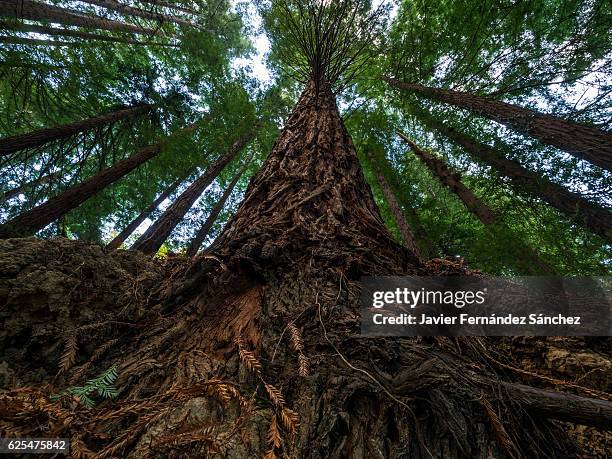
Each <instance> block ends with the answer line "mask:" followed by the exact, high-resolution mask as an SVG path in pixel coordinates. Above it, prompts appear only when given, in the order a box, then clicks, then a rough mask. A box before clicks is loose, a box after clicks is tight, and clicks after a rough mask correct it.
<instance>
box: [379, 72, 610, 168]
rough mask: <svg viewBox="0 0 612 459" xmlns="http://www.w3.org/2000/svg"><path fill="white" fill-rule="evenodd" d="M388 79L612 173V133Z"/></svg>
mask: <svg viewBox="0 0 612 459" xmlns="http://www.w3.org/2000/svg"><path fill="white" fill-rule="evenodd" d="M385 80H386V81H387V82H388V83H389V84H390V85H392V86H394V87H396V88H399V89H402V90H406V91H410V92H413V93H415V94H419V95H422V96H425V97H428V98H431V99H434V100H437V101H440V102H444V103H448V104H452V105H455V106H457V107H461V108H465V109H468V110H471V111H473V112H474V113H477V114H479V115H481V116H484V117H487V118H490V119H492V120H494V121H497V122H498V123H501V124H503V125H505V126H508V127H509V128H511V129H514V130H516V131H518V132H521V133H523V134H526V135H529V136H532V137H535V138H537V139H539V140H541V141H542V142H545V143H548V144H550V145H553V146H555V147H557V148H559V149H561V150H564V151H566V152H568V153H570V154H572V155H574V156H576V157H577V158H580V159H584V160H586V161H589V162H591V163H593V164H595V165H597V166H599V167H602V168H604V169H606V170H608V171H612V133H609V132H605V131H601V130H599V129H596V128H593V127H590V126H586V125H584V124H579V123H574V122H572V121H568V120H564V119H562V118H558V117H556V116H552V115H547V114H544V113H539V112H536V111H535V110H530V109H527V108H522V107H519V106H516V105H513V104H509V103H506V102H500V101H498V100H494V99H489V98H487V97H482V96H477V95H474V94H470V93H467V92H459V91H452V90H448V89H438V88H430V87H427V86H423V85H420V84H415V83H404V82H402V81H399V80H396V79H394V78H385Z"/></svg>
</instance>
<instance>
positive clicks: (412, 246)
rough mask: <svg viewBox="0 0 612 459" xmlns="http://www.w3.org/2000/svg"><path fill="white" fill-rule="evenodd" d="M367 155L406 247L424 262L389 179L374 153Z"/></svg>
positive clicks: (367, 151)
mask: <svg viewBox="0 0 612 459" xmlns="http://www.w3.org/2000/svg"><path fill="white" fill-rule="evenodd" d="M365 154H366V156H367V157H368V159H369V161H370V164H372V168H373V169H374V174H375V175H376V179H377V180H378V183H379V185H380V188H381V190H382V192H383V195H384V196H385V199H386V200H387V204H389V209H390V210H391V213H392V214H393V219H394V220H395V223H396V224H397V227H398V228H399V231H400V234H401V235H402V239H403V241H404V244H405V245H406V247H408V250H410V251H411V252H412V253H414V254H415V255H416V257H417V258H419V259H421V260H422V259H423V255H422V254H421V250H420V248H419V244H418V243H417V241H416V237H415V235H414V231H413V230H412V228H411V227H410V224H409V223H408V221H407V220H406V217H404V212H403V211H402V208H401V206H400V204H399V202H398V201H397V198H396V197H395V193H393V190H392V189H391V187H390V186H389V183H388V182H387V179H386V178H385V176H384V174H383V172H382V170H381V168H380V166H379V165H378V163H377V162H376V160H375V159H374V156H373V155H372V152H370V151H369V150H366V152H365Z"/></svg>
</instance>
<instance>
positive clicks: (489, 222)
mask: <svg viewBox="0 0 612 459" xmlns="http://www.w3.org/2000/svg"><path fill="white" fill-rule="evenodd" d="M398 135H399V136H400V138H401V139H402V140H404V142H406V143H407V144H408V145H409V146H410V148H411V149H412V151H413V152H414V153H415V155H417V157H419V159H421V161H423V163H424V164H425V165H426V166H427V168H428V169H429V170H430V172H431V173H432V174H433V175H434V176H435V177H436V178H437V179H438V180H439V181H440V182H441V183H442V185H444V186H445V187H446V188H448V189H449V190H450V191H451V192H452V193H453V194H455V195H457V197H458V198H459V199H460V200H461V202H463V204H464V205H465V207H467V209H468V210H469V211H470V212H471V213H473V214H474V215H475V216H476V217H477V218H478V219H479V220H480V221H481V222H482V223H483V224H484V225H486V226H488V227H489V228H490V229H491V230H492V231H493V232H494V234H495V236H496V237H497V239H498V241H499V243H500V244H509V245H510V246H513V247H516V249H517V250H516V261H517V265H518V267H519V269H521V271H523V272H525V273H527V274H531V275H542V274H546V275H554V274H555V270H554V269H553V268H552V267H551V266H550V265H549V264H548V263H546V262H545V261H544V260H542V259H541V258H540V256H539V255H538V254H537V253H536V252H535V251H534V250H533V249H532V248H531V247H529V246H528V245H526V244H523V243H522V242H521V241H520V240H518V239H517V238H515V237H513V236H512V231H511V230H510V229H509V228H507V227H506V225H504V224H503V222H501V221H500V219H499V218H498V216H497V214H496V213H495V211H493V210H492V209H491V208H490V207H489V206H487V205H486V204H485V203H484V202H482V201H481V200H480V199H479V198H478V197H477V196H476V195H475V194H474V193H472V191H471V190H470V189H469V188H467V187H466V186H465V185H464V184H463V182H461V179H460V178H459V176H458V175H457V174H456V173H454V172H452V171H451V170H450V169H449V168H448V167H447V166H446V164H445V163H444V162H443V161H442V160H440V159H438V158H436V157H435V156H434V155H432V154H431V153H429V152H427V151H425V150H423V149H422V148H419V146H418V145H416V144H415V143H414V142H413V141H412V140H410V139H409V138H408V137H406V136H405V135H404V134H402V133H401V132H398Z"/></svg>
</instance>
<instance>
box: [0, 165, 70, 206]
mask: <svg viewBox="0 0 612 459" xmlns="http://www.w3.org/2000/svg"><path fill="white" fill-rule="evenodd" d="M58 175H60V172H59V171H58V172H52V173H50V174H47V175H43V176H42V177H40V178H37V179H35V180H31V181H29V182H26V183H24V184H23V185H19V186H17V187H15V188H13V189H11V190H8V191H5V192H4V194H3V195H2V197H1V198H0V201H6V200H8V199H11V198H12V197H14V196H17V195H18V194H19V193H21V192H23V191H25V190H27V189H29V188H32V187H36V186H39V185H44V184H45V183H49V182H52V181H53V180H54V179H55V178H56V177H57V176H58Z"/></svg>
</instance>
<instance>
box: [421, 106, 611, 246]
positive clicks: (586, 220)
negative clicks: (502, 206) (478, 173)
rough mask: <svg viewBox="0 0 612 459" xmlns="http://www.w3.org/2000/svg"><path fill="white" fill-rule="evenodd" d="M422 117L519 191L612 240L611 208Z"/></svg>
mask: <svg viewBox="0 0 612 459" xmlns="http://www.w3.org/2000/svg"><path fill="white" fill-rule="evenodd" d="M419 118H420V119H421V120H422V121H423V122H424V123H425V124H426V125H427V126H429V127H430V128H432V129H435V130H437V131H439V132H440V133H442V134H443V135H444V136H446V137H448V138H449V139H451V140H453V141H454V142H456V143H457V144H458V145H461V146H462V147H463V148H464V149H465V150H466V151H467V152H468V153H469V154H471V155H472V156H475V157H476V158H479V159H480V160H482V161H483V162H485V163H486V164H488V165H489V166H491V167H493V168H494V169H495V170H497V171H498V172H499V173H501V174H502V175H505V176H506V177H508V178H510V180H511V181H512V184H513V185H514V186H516V188H517V189H518V190H521V191H526V192H528V193H531V194H532V195H535V196H538V197H540V198H541V199H542V200H543V201H544V202H546V203H548V204H550V205H551V206H553V207H555V208H556V209H558V210H560V211H561V212H562V213H564V214H565V215H566V216H568V217H569V218H570V219H572V220H573V221H575V222H576V223H578V224H581V225H582V226H584V227H586V228H588V229H589V230H591V231H592V232H594V233H595V234H598V235H600V236H602V237H603V238H605V239H607V240H612V213H610V212H609V211H608V210H606V209H604V208H602V207H599V206H597V205H596V204H593V203H590V202H589V201H587V200H586V199H584V198H582V197H581V196H580V195H578V194H576V193H572V192H571V191H568V190H566V189H565V188H563V187H562V186H560V185H557V184H556V183H553V182H551V181H550V180H548V179H547V178H546V177H543V176H541V175H539V174H537V173H535V172H532V171H530V170H529V169H526V168H524V167H523V166H521V165H520V164H519V163H517V162H515V161H511V160H509V159H506V158H505V157H504V156H503V155H502V154H500V153H499V152H498V151H496V150H494V149H493V148H491V147H490V146H488V145H486V144H483V143H480V142H478V141H476V140H474V139H472V138H471V137H470V136H468V135H466V134H463V133H461V132H459V131H458V130H457V129H455V128H452V127H450V126H447V125H445V124H444V123H442V122H440V121H438V120H436V119H434V118H433V117H432V116H430V115H428V114H422V115H421V114H419Z"/></svg>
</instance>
